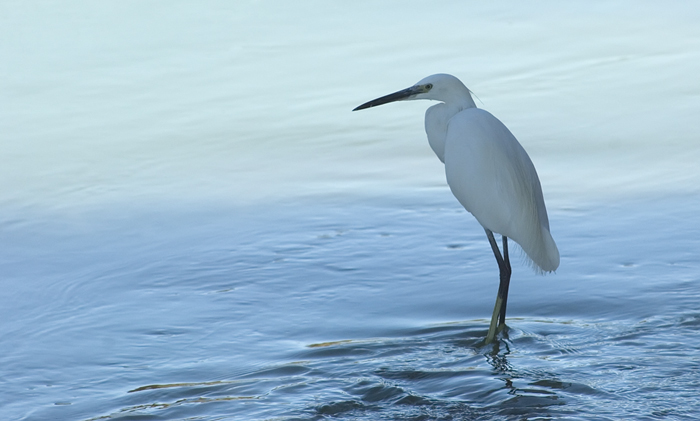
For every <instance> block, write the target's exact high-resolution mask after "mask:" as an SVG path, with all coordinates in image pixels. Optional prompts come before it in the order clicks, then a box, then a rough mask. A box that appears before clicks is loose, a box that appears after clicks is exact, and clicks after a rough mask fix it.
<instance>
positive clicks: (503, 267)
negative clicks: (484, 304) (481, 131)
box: [485, 229, 511, 344]
mask: <svg viewBox="0 0 700 421" xmlns="http://www.w3.org/2000/svg"><path fill="white" fill-rule="evenodd" d="M485 230H486V237H488V239H489V244H491V249H492V250H493V255H494V256H495V257H496V262H498V269H499V272H500V284H499V286H498V295H497V296H496V305H495V306H494V308H493V315H492V316H491V324H490V325H489V333H488V334H487V335H486V343H487V344H488V343H491V342H493V340H494V339H495V338H496V333H498V331H499V330H500V329H502V328H503V326H505V321H506V304H507V302H508V287H509V286H510V274H511V267H510V259H509V257H508V238H507V237H506V236H503V255H501V251H500V250H499V249H498V244H497V243H496V239H495V238H493V232H491V230H489V229H485Z"/></svg>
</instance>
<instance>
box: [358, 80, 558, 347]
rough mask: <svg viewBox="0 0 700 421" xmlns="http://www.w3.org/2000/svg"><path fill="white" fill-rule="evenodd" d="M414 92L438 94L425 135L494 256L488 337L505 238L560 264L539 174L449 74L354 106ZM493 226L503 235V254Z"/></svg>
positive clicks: (541, 263)
mask: <svg viewBox="0 0 700 421" xmlns="http://www.w3.org/2000/svg"><path fill="white" fill-rule="evenodd" d="M414 99H429V100H435V101H440V103H439V104H437V105H433V106H432V107H430V108H428V110H427V111H426V113H425V132H426V134H427V135H428V142H429V143H430V147H431V148H432V149H433V151H434V152H435V154H436V155H437V157H438V158H439V159H440V160H441V161H442V162H444V163H445V174H446V176H447V184H448V185H449V186H450V189H451V190H452V193H453V194H454V195H455V197H456V198H457V200H459V202H460V203H461V204H462V206H464V208H465V209H466V210H467V211H469V212H470V213H471V214H472V215H474V217H475V218H476V220H477V221H479V223H480V224H481V225H482V226H483V227H484V229H485V230H486V234H487V236H488V237H489V242H490V243H491V247H492V248H493V251H494V255H495V256H496V260H497V261H498V265H499V268H500V271H501V285H500V287H499V294H498V297H497V300H496V308H494V315H493V317H492V320H491V327H490V329H489V334H488V336H487V342H490V341H491V340H493V337H494V336H495V334H496V319H497V318H499V317H500V325H503V324H504V322H505V305H506V301H507V297H508V286H509V283H510V272H511V269H510V261H509V258H508V249H507V238H511V239H512V240H513V241H515V242H516V243H518V244H519V245H520V247H522V249H523V250H524V251H525V253H526V254H527V256H528V257H529V258H530V259H531V260H532V262H533V263H534V265H535V266H536V267H537V268H539V269H540V270H542V271H545V272H550V271H554V270H556V269H557V267H559V250H558V249H557V246H556V244H555V242H554V239H553V238H552V235H551V233H550V231H549V219H548V218H547V209H546V207H545V204H544V197H543V196H542V187H541V186H540V180H539V178H538V177H537V171H535V166H534V165H533V164H532V161H531V160H530V157H529V156H528V154H527V152H525V149H523V147H522V146H521V145H520V143H519V142H518V141H517V139H516V138H515V136H513V134H512V133H511V132H510V130H508V128H507V127H506V126H505V125H504V124H503V123H501V121H500V120H498V119H497V118H496V117H494V116H493V115H492V114H491V113H489V112H488V111H485V110H481V109H479V108H476V105H475V104H474V101H473V100H472V97H471V94H470V91H469V89H467V87H466V86H464V84H463V83H462V82H461V81H460V80H459V79H457V78H456V77H454V76H451V75H447V74H436V75H432V76H428V77H426V78H425V79H423V80H421V81H420V82H418V83H417V84H415V85H413V86H411V87H410V88H407V89H403V90H401V91H398V92H395V93H393V94H389V95H386V96H384V97H381V98H378V99H375V100H373V101H370V102H367V103H365V104H362V105H360V106H359V107H357V108H355V110H359V109H364V108H370V107H373V106H377V105H381V104H386V103H388V102H393V101H400V100H414ZM493 232H495V233H498V234H501V235H502V236H503V255H501V253H500V251H499V249H498V246H497V244H496V242H495V240H494V239H493V234H492V233H493ZM500 325H499V327H500Z"/></svg>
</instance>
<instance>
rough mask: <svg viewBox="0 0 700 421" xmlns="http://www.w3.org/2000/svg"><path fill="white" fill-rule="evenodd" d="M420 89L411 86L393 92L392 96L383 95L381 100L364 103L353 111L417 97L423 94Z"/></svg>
mask: <svg viewBox="0 0 700 421" xmlns="http://www.w3.org/2000/svg"><path fill="white" fill-rule="evenodd" d="M420 88H421V87H419V86H411V87H410V88H406V89H402V90H400V91H397V92H394V93H393V94H389V95H385V96H383V97H381V98H377V99H373V100H371V101H369V102H365V103H364V104H362V105H360V106H358V107H357V108H355V109H354V110H353V111H357V110H364V109H365V108H371V107H376V106H377V105H382V104H388V103H390V102H394V101H401V100H404V99H408V98H410V97H412V96H413V95H417V94H420V93H422V92H424V91H423V90H422V89H420Z"/></svg>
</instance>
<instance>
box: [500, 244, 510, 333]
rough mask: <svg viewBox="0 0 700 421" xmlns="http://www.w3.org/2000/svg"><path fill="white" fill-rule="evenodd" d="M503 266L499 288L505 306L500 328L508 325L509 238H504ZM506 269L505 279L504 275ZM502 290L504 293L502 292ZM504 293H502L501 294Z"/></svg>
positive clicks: (503, 306)
mask: <svg viewBox="0 0 700 421" xmlns="http://www.w3.org/2000/svg"><path fill="white" fill-rule="evenodd" d="M503 264H504V266H503V267H501V266H500V265H499V269H500V272H501V283H500V285H499V286H498V294H499V295H501V297H503V305H502V306H501V314H500V315H499V320H498V326H499V327H500V326H501V325H504V324H505V323H506V304H508V287H510V274H511V273H512V270H511V268H510V259H509V258H508V237H506V236H505V235H504V236H503ZM504 269H505V277H504V276H503V275H504ZM501 289H502V290H503V291H501ZM501 292H502V293H501Z"/></svg>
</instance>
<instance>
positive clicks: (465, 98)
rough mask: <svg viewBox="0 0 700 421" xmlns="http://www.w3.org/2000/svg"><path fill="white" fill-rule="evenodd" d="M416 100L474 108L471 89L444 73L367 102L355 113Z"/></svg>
mask: <svg viewBox="0 0 700 421" xmlns="http://www.w3.org/2000/svg"><path fill="white" fill-rule="evenodd" d="M414 99H432V100H434V101H441V102H445V103H461V102H465V103H466V104H467V105H468V106H469V104H471V105H470V106H472V107H473V106H474V101H473V100H472V98H471V95H470V93H469V89H467V87H466V86H464V84H463V83H462V82H461V81H460V80H459V79H457V78H456V77H454V76H452V75H448V74H444V73H438V74H435V75H430V76H428V77H426V78H424V79H422V80H421V81H419V82H418V83H416V84H415V85H413V86H411V87H410V88H406V89H402V90H400V91H397V92H394V93H392V94H389V95H385V96H383V97H380V98H377V99H374V100H372V101H369V102H366V103H364V104H362V105H360V106H358V107H357V108H355V109H354V110H353V111H357V110H364V109H365V108H371V107H376V106H377V105H382V104H388V103H389V102H394V101H406V100H414Z"/></svg>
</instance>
